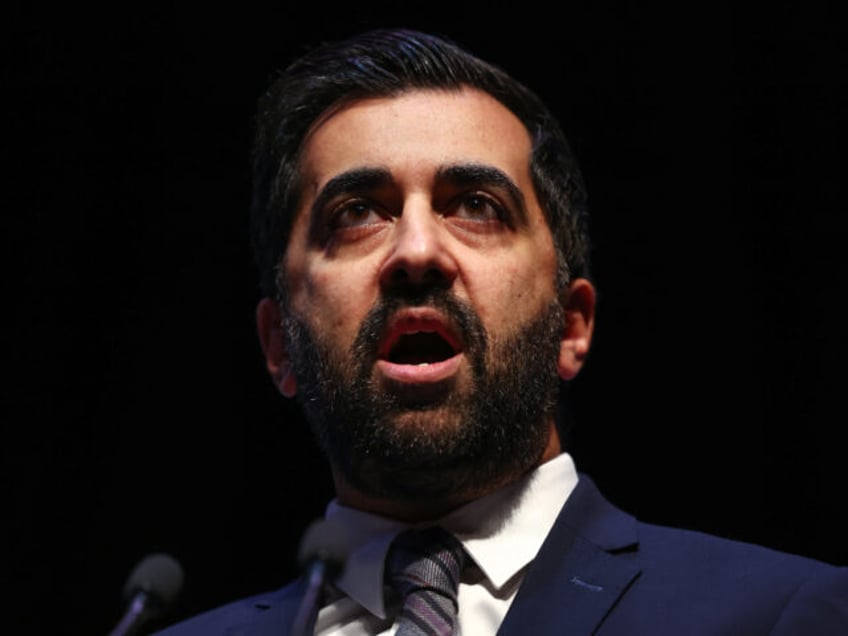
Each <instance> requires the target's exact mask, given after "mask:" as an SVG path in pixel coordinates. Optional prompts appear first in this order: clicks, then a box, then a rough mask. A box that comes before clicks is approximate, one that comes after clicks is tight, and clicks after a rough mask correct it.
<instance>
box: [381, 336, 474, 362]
mask: <svg viewBox="0 0 848 636" xmlns="http://www.w3.org/2000/svg"><path fill="white" fill-rule="evenodd" d="M456 353H457V352H456V350H455V349H454V348H453V347H452V346H451V345H450V344H449V343H448V342H447V341H446V340H445V339H444V338H442V337H441V336H440V335H439V334H437V333H435V332H433V331H430V332H427V331H419V332H417V333H410V334H404V335H402V336H401V337H400V338H398V340H397V342H396V343H395V346H393V347H392V348H391V350H390V351H389V355H388V360H389V362H394V363H395V364H416V365H422V364H430V363H432V362H440V361H442V360H447V359H448V358H452V357H453V356H455V355H456Z"/></svg>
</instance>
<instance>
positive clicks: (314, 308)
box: [292, 267, 371, 347]
mask: <svg viewBox="0 0 848 636" xmlns="http://www.w3.org/2000/svg"><path fill="white" fill-rule="evenodd" d="M352 273H353V272H352V270H351V268H347V272H344V271H336V268H321V267H317V268H307V269H306V270H305V271H304V272H303V276H302V278H301V282H300V284H299V289H298V291H297V293H296V294H295V295H294V296H293V298H292V308H293V310H294V311H295V312H297V313H298V314H299V315H300V316H301V317H302V318H303V319H304V320H306V321H307V322H308V323H309V324H311V325H312V326H313V327H314V328H315V330H316V333H324V334H328V335H330V336H331V337H332V338H333V339H334V340H335V341H336V343H337V344H338V345H340V346H345V347H346V346H347V345H348V344H349V343H350V342H352V341H353V338H354V336H355V334H356V331H357V329H358V328H359V325H360V323H361V321H362V319H363V318H364V317H365V314H366V313H367V312H368V310H369V309H370V307H371V305H370V304H369V300H368V294H367V292H366V290H365V289H364V288H363V286H362V285H356V284H354V280H352V279H354V278H355V276H351V275H350V274H352ZM346 274H347V275H346Z"/></svg>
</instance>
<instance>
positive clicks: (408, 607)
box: [387, 527, 465, 636]
mask: <svg viewBox="0 0 848 636" xmlns="http://www.w3.org/2000/svg"><path fill="white" fill-rule="evenodd" d="M464 562H465V552H464V550H463V549H462V545H461V544H460V543H459V541H457V540H456V538H454V537H453V535H451V534H450V533H448V532H446V531H445V530H443V529H441V528H438V527H430V528H425V529H423V530H407V531H406V532H403V533H401V534H400V535H398V537H397V538H396V539H395V540H394V542H393V543H392V546H391V548H390V550H389V556H388V559H387V571H388V574H389V577H390V579H391V581H392V585H393V586H394V588H395V589H396V590H397V591H398V593H399V594H400V595H401V597H402V598H403V609H402V610H401V615H400V618H399V626H398V630H397V632H396V633H397V634H398V635H399V636H407V635H409V636H412V635H420V634H427V635H428V636H434V635H439V636H442V635H445V636H446V635H449V634H452V633H453V629H454V625H455V623H456V613H457V601H456V595H457V591H458V589H459V578H460V574H461V573H462V568H463V565H464Z"/></svg>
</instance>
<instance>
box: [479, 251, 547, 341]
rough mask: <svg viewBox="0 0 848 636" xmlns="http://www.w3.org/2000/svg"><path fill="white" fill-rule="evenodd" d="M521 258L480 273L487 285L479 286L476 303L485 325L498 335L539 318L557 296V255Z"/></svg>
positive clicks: (480, 277)
mask: <svg viewBox="0 0 848 636" xmlns="http://www.w3.org/2000/svg"><path fill="white" fill-rule="evenodd" d="M542 253H543V254H544V252H542ZM537 254H538V253H537ZM521 256H522V258H515V259H511V260H510V261H507V262H502V263H501V264H500V265H499V266H496V265H491V266H489V267H487V268H486V269H485V273H479V278H478V281H481V282H483V281H485V282H484V284H482V285H477V286H475V287H476V289H475V291H476V293H475V296H477V298H478V301H477V302H475V303H474V304H475V305H476V307H477V311H478V312H479V314H480V318H481V319H482V320H483V322H484V324H486V325H488V326H489V328H491V329H493V330H495V331H497V332H501V333H503V332H509V331H512V330H513V329H515V326H516V325H518V324H525V323H527V322H528V321H529V320H531V319H533V318H536V317H537V316H538V315H539V312H541V311H542V310H543V309H545V308H546V307H547V306H548V304H549V303H550V302H551V301H552V300H553V299H554V298H555V297H556V291H555V283H554V277H555V274H556V268H555V266H554V262H555V261H554V259H553V256H552V255H551V257H550V258H542V259H539V258H538V257H533V254H532V252H527V253H525V254H522V255H521Z"/></svg>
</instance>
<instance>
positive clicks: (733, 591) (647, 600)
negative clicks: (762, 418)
mask: <svg viewBox="0 0 848 636" xmlns="http://www.w3.org/2000/svg"><path fill="white" fill-rule="evenodd" d="M303 591H304V582H303V581H302V580H299V581H296V582H294V583H292V584H291V585H289V586H287V587H285V588H283V589H282V590H278V591H276V592H271V593H269V594H263V595H259V596H254V597H251V598H247V599H244V600H241V601H236V602H234V603H230V604H228V605H225V606H223V607H220V608H217V609H214V610H211V611H209V612H206V613H204V614H201V615H199V616H196V617H194V618H190V619H188V620H186V621H183V622H181V623H179V624H177V625H175V626H172V627H170V628H168V629H165V630H164V631H163V632H160V636H218V635H220V636H225V635H226V636H272V635H273V636H279V635H282V634H287V633H289V627H290V625H291V623H292V620H293V619H294V616H295V613H296V612H297V608H298V605H299V603H300V599H301V598H302V595H303ZM498 634H499V635H502V636H514V635H526V634H532V635H533V636H545V635H548V634H562V635H568V636H585V635H589V634H597V635H599V636H613V635H627V636H633V635H638V636H645V635H650V636H661V635H665V634H668V635H669V636H671V635H673V636H685V635H692V636H694V635H701V634H703V635H710V636H715V635H734V636H757V635H759V634H771V635H774V636H787V635H790V634H791V635H793V636H825V635H830V634H833V635H834V636H836V635H839V636H846V635H848V567H836V566H834V565H830V564H826V563H822V562H820V561H815V560H812V559H808V558H804V557H801V556H795V555H790V554H785V553H782V552H777V551H774V550H770V549H768V548H764V547H760V546H755V545H751V544H747V543H740V542H735V541H729V540H726V539H721V538H718V537H714V536H710V535H706V534H702V533H699V532H692V531H688V530H680V529H674V528H667V527H661V526H656V525H650V524H645V523H641V522H639V521H637V520H636V519H634V518H633V517H632V516H630V515H628V514H626V513H624V512H622V511H620V510H618V509H617V508H615V507H614V506H612V505H611V504H610V503H609V502H607V501H606V500H605V499H604V498H603V496H602V495H601V493H600V492H599V491H598V489H597V488H596V486H595V485H594V483H593V482H592V481H591V480H590V479H589V478H588V477H586V476H585V475H581V476H580V481H579V483H578V485H577V488H576V489H575V490H574V492H573V493H572V494H571V496H570V497H569V499H568V501H567V502H566V504H565V506H564V507H563V509H562V512H561V513H560V514H559V517H558V518H557V521H556V523H555V524H554V527H553V528H552V530H551V532H550V534H549V536H548V538H547V539H546V540H545V543H544V544H543V546H542V548H541V550H540V552H539V554H538V556H537V558H536V559H535V560H534V561H533V563H532V564H531V565H530V567H529V569H528V571H527V574H526V576H525V579H524V581H523V583H522V584H521V587H520V589H519V591H518V594H517V595H516V597H515V599H514V601H513V604H512V606H511V607H510V609H509V612H508V613H507V615H506V618H505V619H504V622H503V623H502V625H501V628H500V630H499V631H498ZM465 636H484V635H478V634H466V635H465Z"/></svg>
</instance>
